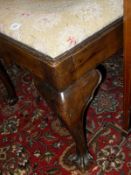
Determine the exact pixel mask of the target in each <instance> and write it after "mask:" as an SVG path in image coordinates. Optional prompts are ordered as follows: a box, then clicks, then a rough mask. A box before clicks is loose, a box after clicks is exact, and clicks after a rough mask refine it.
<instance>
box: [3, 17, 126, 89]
mask: <svg viewBox="0 0 131 175" xmlns="http://www.w3.org/2000/svg"><path fill="white" fill-rule="evenodd" d="M122 24H123V23H122V19H119V20H117V21H115V22H113V23H112V24H110V25H108V26H107V27H105V28H104V29H103V30H101V31H100V32H98V33H97V34H95V35H94V36H92V37H90V38H88V39H87V40H85V41H84V42H82V43H81V44H79V45H78V46H76V47H75V48H74V49H71V50H70V51H69V52H68V53H65V54H64V55H61V56H60V57H59V58H57V59H48V57H47V56H45V55H43V54H41V53H40V52H37V51H35V50H33V49H31V48H29V47H27V46H25V45H23V44H21V43H19V42H17V41H15V40H13V39H11V38H9V37H7V36H5V35H3V34H0V56H1V57H3V58H8V59H11V60H12V61H14V62H15V63H17V64H18V65H20V66H23V67H25V68H27V69H28V70H29V71H31V72H32V73H33V74H34V75H35V76H37V77H39V78H41V79H42V80H44V81H45V82H47V83H48V84H50V85H51V86H52V87H54V88H55V89H57V90H58V91H61V90H63V89H66V88H67V86H69V85H70V84H72V83H73V82H74V81H76V80H77V79H79V78H80V77H81V76H83V75H84V74H85V73H86V72H87V71H89V70H91V69H92V68H95V67H96V66H97V65H98V64H100V63H101V62H103V61H104V60H105V59H107V58H108V57H109V56H111V55H112V54H114V53H115V52H116V51H117V50H118V49H120V48H121V47H122V46H123V37H122V36H123V33H122V32H123V25H122Z"/></svg>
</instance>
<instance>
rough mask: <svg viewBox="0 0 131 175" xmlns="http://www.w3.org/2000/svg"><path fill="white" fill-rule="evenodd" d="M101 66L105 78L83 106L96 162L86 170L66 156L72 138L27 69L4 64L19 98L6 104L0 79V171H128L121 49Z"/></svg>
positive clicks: (38, 174) (130, 152)
mask: <svg viewBox="0 0 131 175" xmlns="http://www.w3.org/2000/svg"><path fill="white" fill-rule="evenodd" d="M103 66H104V67H105V69H106V71H107V74H106V78H105V79H104V80H103V82H102V84H101V85H100V87H99V90H98V92H97V93H96V96H95V98H94V99H93V101H92V103H91V105H90V107H89V110H88V112H87V121H86V122H87V123H86V135H87V140H88V147H89V150H90V152H91V153H92V155H93V157H94V160H95V162H96V163H95V165H94V166H92V167H90V169H89V170H87V171H86V172H81V171H80V170H78V169H77V168H76V167H75V166H73V165H72V164H71V162H69V161H68V159H67V156H68V155H69V154H70V153H71V151H72V150H74V142H73V139H72V137H71V135H70V134H69V133H68V131H67V130H66V129H65V128H64V126H63V125H62V123H61V122H60V121H59V120H58V118H57V116H55V115H54V114H53V112H52V111H51V110H50V108H49V107H48V105H47V104H46V102H45V101H44V99H43V98H42V97H41V96H40V94H39V93H38V92H37V90H36V88H35V87H34V84H33V81H32V77H31V75H30V73H29V72H27V71H26V70H21V69H19V68H18V67H16V66H15V65H14V66H13V67H11V68H9V69H8V73H9V74H10V75H11V77H12V81H13V83H14V85H15V87H16V91H17V95H18V97H19V101H18V103H17V104H16V105H14V106H8V105H7V104H6V102H5V95H6V91H5V88H4V87H3V85H2V83H0V94H1V95H0V175H131V136H128V137H125V136H124V135H122V134H121V131H122V129H121V125H122V115H123V111H122V99H123V92H122V91H123V77H122V75H123V72H122V55H121V54H120V53H118V54H117V55H115V56H113V57H112V58H110V59H109V60H108V61H106V62H105V63H104V64H103ZM103 70H104V69H103ZM78 103H79V102H78ZM87 128H88V130H87ZM88 131H90V132H88Z"/></svg>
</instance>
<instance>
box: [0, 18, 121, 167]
mask: <svg viewBox="0 0 131 175" xmlns="http://www.w3.org/2000/svg"><path fill="white" fill-rule="evenodd" d="M122 47H123V23H122V19H119V20H117V21H115V22H114V23H112V24H111V25H109V26H107V27H106V28H104V29H103V30H102V31H100V32H98V33H96V34H95V35H93V36H92V37H90V38H88V39H87V40H85V41H84V42H83V43H81V44H79V45H78V46H77V47H75V48H73V49H71V51H69V52H66V53H64V54H62V55H60V56H59V57H58V58H55V59H51V58H50V57H48V56H46V55H44V54H42V53H40V52H38V51H36V50H34V49H32V48H29V47H28V46H25V45H24V44H22V43H19V42H17V41H15V40H13V39H12V38H9V37H7V36H5V35H3V34H0V57H1V58H3V59H6V62H10V63H11V62H12V63H13V62H14V63H17V64H18V65H19V66H22V67H24V68H27V69H28V70H29V71H30V72H31V73H32V74H33V75H34V77H35V83H36V86H37V87H38V89H39V91H40V92H41V93H42V94H43V96H44V98H46V99H47V102H48V103H49V105H50V106H51V107H52V109H53V110H54V112H56V113H57V115H59V116H60V118H61V119H62V120H63V121H64V123H65V125H66V127H67V128H68V129H69V131H70V133H71V134H72V136H73V138H74V141H75V143H76V156H74V157H72V161H73V162H74V164H75V165H76V166H77V167H80V168H82V169H85V168H86V167H87V166H88V163H89V161H90V159H92V156H91V155H90V154H89V152H88V148H87V147H86V139H85V136H84V128H83V113H84V110H85V107H86V106H87V104H89V102H90V100H91V99H92V98H93V94H94V91H95V89H96V88H97V86H98V84H99V83H100V79H101V75H100V73H99V72H98V71H97V70H96V69H95V68H96V66H97V65H98V64H100V63H102V62H103V61H104V60H106V59H107V58H108V57H110V56H111V55H112V54H114V53H115V52H116V51H117V50H119V49H120V48H122Z"/></svg>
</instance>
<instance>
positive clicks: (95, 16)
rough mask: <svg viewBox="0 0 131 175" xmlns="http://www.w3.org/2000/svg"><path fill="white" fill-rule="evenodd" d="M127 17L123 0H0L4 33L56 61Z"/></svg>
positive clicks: (0, 23)
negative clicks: (90, 37) (79, 44)
mask: <svg viewBox="0 0 131 175" xmlns="http://www.w3.org/2000/svg"><path fill="white" fill-rule="evenodd" d="M122 14H123V0H0V32H1V33H3V34H6V35H8V36H10V37H12V38H14V39H15V40H17V41H20V42H22V43H24V44H26V45H28V46H30V47H32V48H34V49H36V50H38V51H40V52H42V53H44V54H46V55H48V56H50V57H51V58H52V59H55V58H56V57H57V56H59V55H60V54H62V53H64V52H65V51H67V50H69V49H71V48H72V47H74V46H75V45H77V44H78V43H80V42H81V41H83V40H84V39H86V38H88V37H89V36H91V35H93V34H94V33H96V32H97V31H99V30H101V29H102V28H103V27H105V26H106V25H108V24H110V23H111V22H113V21H115V20H116V19H118V18H119V17H121V16H122Z"/></svg>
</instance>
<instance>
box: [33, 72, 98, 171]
mask: <svg viewBox="0 0 131 175" xmlns="http://www.w3.org/2000/svg"><path fill="white" fill-rule="evenodd" d="M100 81H101V75H100V73H99V71H97V70H93V71H91V72H89V73H87V74H86V75H85V76H84V77H82V78H81V79H79V80H78V81H76V82H75V83H74V84H72V85H71V86H70V87H68V88H67V89H66V90H64V91H63V92H56V91H55V90H54V89H53V88H51V87H49V85H44V84H42V83H40V81H37V82H36V86H37V87H38V89H39V90H40V92H41V93H42V94H43V95H44V98H45V99H46V100H47V101H48V102H49V104H50V105H51V107H52V109H54V111H56V112H57V114H58V115H59V116H60V118H61V120H62V121H63V122H64V123H65V125H66V127H67V128H68V130H69V131H70V133H71V135H72V137H73V138H74V141H75V143H76V155H75V156H73V157H72V158H71V159H72V160H71V161H73V162H74V164H75V165H76V166H77V167H79V168H81V169H86V167H87V165H88V164H89V161H90V160H91V159H92V156H91V155H90V153H89V152H88V148H87V144H86V137H85V133H84V127H83V117H84V116H83V114H84V111H85V108H86V107H87V105H88V104H89V102H90V101H91V99H92V98H93V95H94V92H95V90H96V88H97V87H98V85H99V83H100Z"/></svg>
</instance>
